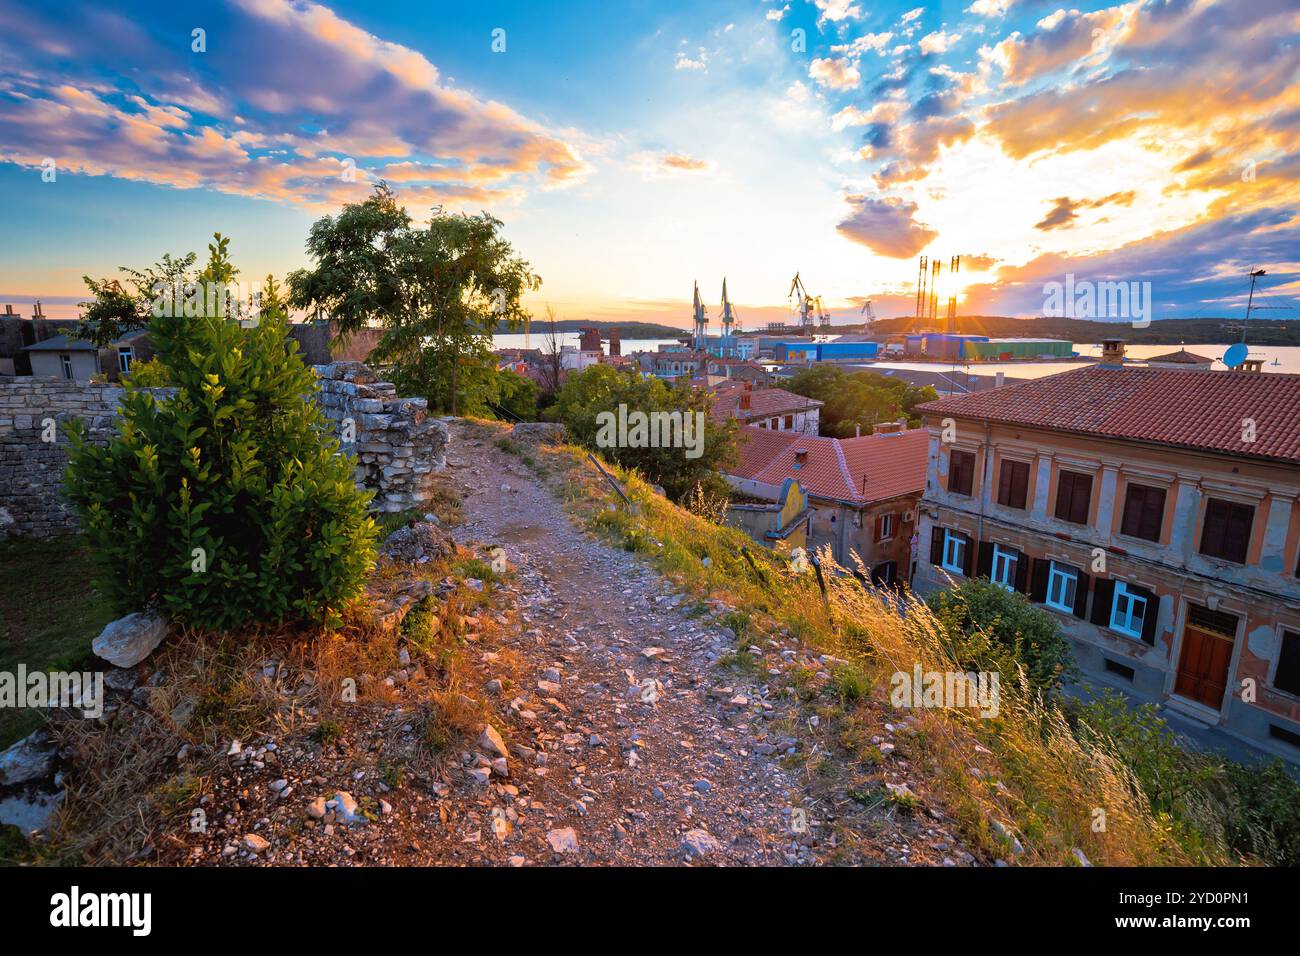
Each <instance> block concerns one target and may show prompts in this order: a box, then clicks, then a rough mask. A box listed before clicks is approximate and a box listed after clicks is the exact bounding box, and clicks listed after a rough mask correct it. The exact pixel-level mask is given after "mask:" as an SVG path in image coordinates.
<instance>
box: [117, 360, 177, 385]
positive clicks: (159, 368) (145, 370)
mask: <svg viewBox="0 0 1300 956" xmlns="http://www.w3.org/2000/svg"><path fill="white" fill-rule="evenodd" d="M128 382H129V383H130V384H131V385H134V386H135V387H136V388H162V387H164V386H166V385H170V384H171V378H170V377H169V376H168V374H167V368H166V366H164V365H163V363H162V362H160V361H158V360H157V359H156V358H152V359H149V361H147V362H132V363H131V371H130V372H128V373H127V374H126V375H124V376H123V377H122V383H123V384H127V383H128Z"/></svg>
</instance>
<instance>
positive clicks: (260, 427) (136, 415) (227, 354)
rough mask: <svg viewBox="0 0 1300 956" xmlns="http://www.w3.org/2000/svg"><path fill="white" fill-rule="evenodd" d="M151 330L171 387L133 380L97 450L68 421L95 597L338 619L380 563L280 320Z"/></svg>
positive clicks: (251, 620)
mask: <svg viewBox="0 0 1300 956" xmlns="http://www.w3.org/2000/svg"><path fill="white" fill-rule="evenodd" d="M150 335H151V339H152V341H153V345H154V348H155V351H156V354H157V357H158V361H159V362H161V364H162V365H163V367H164V368H165V369H166V372H167V376H168V379H169V380H170V384H171V385H173V386H174V387H175V388H176V394H175V396H174V397H172V398H169V399H164V400H162V401H159V400H157V399H156V398H155V397H154V396H153V395H152V394H151V393H150V392H148V391H143V390H141V389H139V388H137V387H134V385H133V384H132V383H131V382H128V383H126V388H125V393H124V395H123V398H122V403H121V413H122V418H121V421H120V424H119V430H118V434H117V435H116V436H115V437H114V438H112V439H111V440H110V441H109V442H108V444H107V445H106V446H96V445H93V444H90V443H88V442H87V441H86V440H85V438H84V436H83V434H82V430H81V428H80V423H79V422H78V423H75V424H74V425H73V427H72V428H71V429H70V436H71V439H72V446H73V447H72V454H71V459H70V461H69V464H68V470H67V474H66V477H65V484H66V487H67V492H68V496H69V498H70V499H71V501H72V502H73V504H74V505H75V507H76V509H77V511H78V512H79V513H80V516H81V519H82V523H83V525H84V527H85V529H86V536H87V538H88V540H89V542H90V544H91V547H92V550H93V551H94V552H95V556H96V559H97V563H98V564H99V566H100V568H101V574H102V580H101V582H100V583H101V587H102V588H103V590H104V593H105V594H106V595H107V597H108V598H109V600H110V601H111V602H112V603H113V605H114V606H115V607H116V609H117V610H118V611H121V612H125V611H134V610H140V609H143V608H146V607H153V608H157V609H159V610H161V611H162V612H163V613H165V614H167V615H168V616H170V617H171V618H172V619H174V620H176V621H178V622H180V623H183V624H190V625H196V626H200V627H204V628H209V629H224V630H228V629H235V628H239V627H242V626H246V625H250V624H255V623H256V624H277V623H282V622H287V621H325V622H333V621H334V620H336V619H337V615H336V613H335V612H337V611H338V610H339V609H340V608H342V607H344V606H345V605H347V604H348V603H349V602H351V601H352V600H353V599H355V598H356V597H357V596H358V595H359V593H360V591H361V589H362V586H363V583H364V578H365V575H366V573H367V572H368V571H369V570H370V568H371V567H372V566H373V564H374V539H375V525H374V522H373V521H372V520H371V519H370V518H369V517H368V516H367V514H366V504H367V501H368V495H367V494H366V493H363V492H361V491H359V490H358V489H357V488H356V486H355V485H354V484H353V480H352V473H353V468H354V463H353V461H352V460H351V459H350V458H348V457H347V456H345V455H342V454H340V453H339V446H338V443H337V441H336V440H335V439H334V438H333V437H332V436H331V435H330V430H329V424H328V422H327V420H326V419H325V417H324V416H323V414H322V413H321V411H320V409H319V408H318V407H317V406H316V404H315V403H314V402H312V401H310V398H309V396H310V395H311V394H312V393H313V392H314V390H315V388H316V384H315V378H314V376H313V374H312V372H311V370H310V369H309V368H308V367H307V366H306V365H304V364H303V362H302V359H301V358H300V357H299V356H298V354H297V346H296V345H295V344H294V342H293V340H292V339H290V338H288V336H287V329H286V323H285V319H284V316H283V314H273V315H271V316H269V317H264V318H263V319H262V321H261V322H260V324H259V325H258V326H257V327H256V328H254V329H244V328H241V327H240V326H239V325H238V324H237V323H235V322H228V321H225V320H224V319H220V318H202V317H200V318H187V319H179V318H178V319H156V320H155V321H154V322H153V324H152V326H151V328H150Z"/></svg>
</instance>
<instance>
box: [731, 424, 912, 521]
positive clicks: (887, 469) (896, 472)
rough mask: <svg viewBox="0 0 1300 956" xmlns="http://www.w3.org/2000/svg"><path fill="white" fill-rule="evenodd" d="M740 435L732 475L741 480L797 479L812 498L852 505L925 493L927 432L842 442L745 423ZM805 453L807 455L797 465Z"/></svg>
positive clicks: (777, 481) (775, 481) (771, 481)
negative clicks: (738, 460)
mask: <svg viewBox="0 0 1300 956" xmlns="http://www.w3.org/2000/svg"><path fill="white" fill-rule="evenodd" d="M736 437H737V447H738V449H739V459H740V462H739V464H737V465H735V466H734V467H732V468H731V469H730V470H729V472H728V473H729V474H731V475H733V476H735V477H737V478H744V479H748V480H751V481H757V482H759V483H761V484H765V485H776V486H779V485H780V484H781V483H782V482H784V481H785V479H787V478H793V479H795V481H797V482H799V484H800V485H801V486H802V487H803V489H804V491H806V492H807V493H808V494H810V495H813V496H814V497H818V498H833V499H835V500H837V501H848V502H852V503H854V504H866V503H869V502H872V501H884V500H886V499H889V498H896V497H898V496H899V495H907V494H918V495H919V494H920V493H921V492H923V491H924V490H925V469H926V464H927V461H928V457H929V443H930V436H929V433H928V432H926V431H925V430H923V429H913V430H911V431H905V432H898V433H895V434H892V435H888V434H886V435H865V436H863V437H861V438H845V439H838V438H822V437H820V436H816V435H801V434H799V433H798V432H788V431H776V430H773V429H768V428H757V427H755V426H753V425H746V426H744V427H743V428H741V429H740V431H739V432H738V433H737V436H736ZM801 451H806V452H807V455H806V457H805V460H804V461H803V462H798V461H797V460H796V456H797V455H798V453H799V452H801ZM864 478H865V483H864V481H863V479H864Z"/></svg>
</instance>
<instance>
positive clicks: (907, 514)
mask: <svg viewBox="0 0 1300 956" xmlns="http://www.w3.org/2000/svg"><path fill="white" fill-rule="evenodd" d="M915 520H916V512H915V511H904V512H903V523H904V524H911V523H912V522H913V521H915Z"/></svg>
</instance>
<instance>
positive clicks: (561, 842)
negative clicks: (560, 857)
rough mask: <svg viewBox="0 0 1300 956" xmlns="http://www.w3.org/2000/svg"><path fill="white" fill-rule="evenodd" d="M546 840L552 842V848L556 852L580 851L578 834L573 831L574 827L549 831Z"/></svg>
mask: <svg viewBox="0 0 1300 956" xmlns="http://www.w3.org/2000/svg"><path fill="white" fill-rule="evenodd" d="M546 841H547V842H548V843H550V844H551V849H552V850H554V851H555V852H556V853H577V852H578V834H576V833H574V832H573V827H563V828H561V829H559V830H550V831H548V832H547V834H546Z"/></svg>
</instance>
